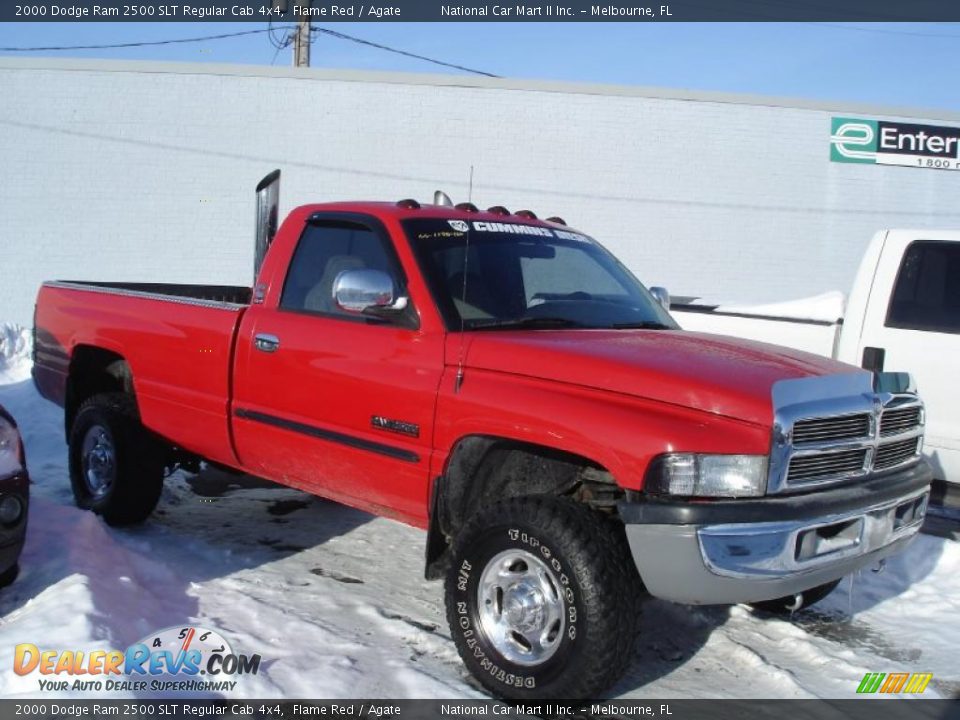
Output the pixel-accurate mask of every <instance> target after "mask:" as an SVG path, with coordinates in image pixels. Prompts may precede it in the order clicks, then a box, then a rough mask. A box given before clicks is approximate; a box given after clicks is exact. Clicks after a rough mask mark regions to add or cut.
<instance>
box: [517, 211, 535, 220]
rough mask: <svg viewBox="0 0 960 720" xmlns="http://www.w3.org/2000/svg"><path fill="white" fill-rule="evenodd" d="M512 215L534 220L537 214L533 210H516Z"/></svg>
mask: <svg viewBox="0 0 960 720" xmlns="http://www.w3.org/2000/svg"><path fill="white" fill-rule="evenodd" d="M514 215H516V216H517V217H522V218H526V219H527V220H536V219H537V215H536V213H535V212H533V210H517V211H516V212H515V213H514Z"/></svg>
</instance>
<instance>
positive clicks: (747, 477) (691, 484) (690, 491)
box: [644, 453, 767, 497]
mask: <svg viewBox="0 0 960 720" xmlns="http://www.w3.org/2000/svg"><path fill="white" fill-rule="evenodd" d="M644 488H645V489H646V491H647V492H650V493H658V494H661V495H686V496H688V497H758V496H760V495H763V494H764V493H765V492H766V490H767V456H766V455H696V454H693V453H671V454H668V455H660V456H659V457H657V458H655V459H654V461H653V462H652V463H651V464H650V468H649V470H647V477H646V483H645V485H644Z"/></svg>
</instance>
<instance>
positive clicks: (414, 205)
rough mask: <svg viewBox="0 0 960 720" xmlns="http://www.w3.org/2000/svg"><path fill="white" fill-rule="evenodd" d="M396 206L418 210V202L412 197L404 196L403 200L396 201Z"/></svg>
mask: <svg viewBox="0 0 960 720" xmlns="http://www.w3.org/2000/svg"><path fill="white" fill-rule="evenodd" d="M397 207H399V208H404V209H405V210H419V209H420V203H418V202H417V201H416V200H414V199H413V198H404V199H403V200H398V201H397Z"/></svg>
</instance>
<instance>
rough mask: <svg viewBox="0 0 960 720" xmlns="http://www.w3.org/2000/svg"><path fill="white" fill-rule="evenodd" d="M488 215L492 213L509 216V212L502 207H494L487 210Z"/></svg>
mask: <svg viewBox="0 0 960 720" xmlns="http://www.w3.org/2000/svg"><path fill="white" fill-rule="evenodd" d="M487 212H488V213H493V214H494V215H509V214H510V211H509V210H507V209H506V208H505V207H504V206H503V205H494V206H493V207H488V208H487Z"/></svg>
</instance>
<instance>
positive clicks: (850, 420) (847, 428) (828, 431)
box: [793, 413, 871, 445]
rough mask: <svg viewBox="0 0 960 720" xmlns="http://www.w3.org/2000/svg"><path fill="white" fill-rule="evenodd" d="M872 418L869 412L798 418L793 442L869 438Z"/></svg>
mask: <svg viewBox="0 0 960 720" xmlns="http://www.w3.org/2000/svg"><path fill="white" fill-rule="evenodd" d="M870 420H871V416H870V414H869V413H857V414H856V415H841V416H839V417H826V418H807V419H806V420H798V421H797V422H795V423H794V424H793V442H794V444H797V445H798V444H801V443H808V442H827V441H829V440H856V439H859V438H868V437H870Z"/></svg>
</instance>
